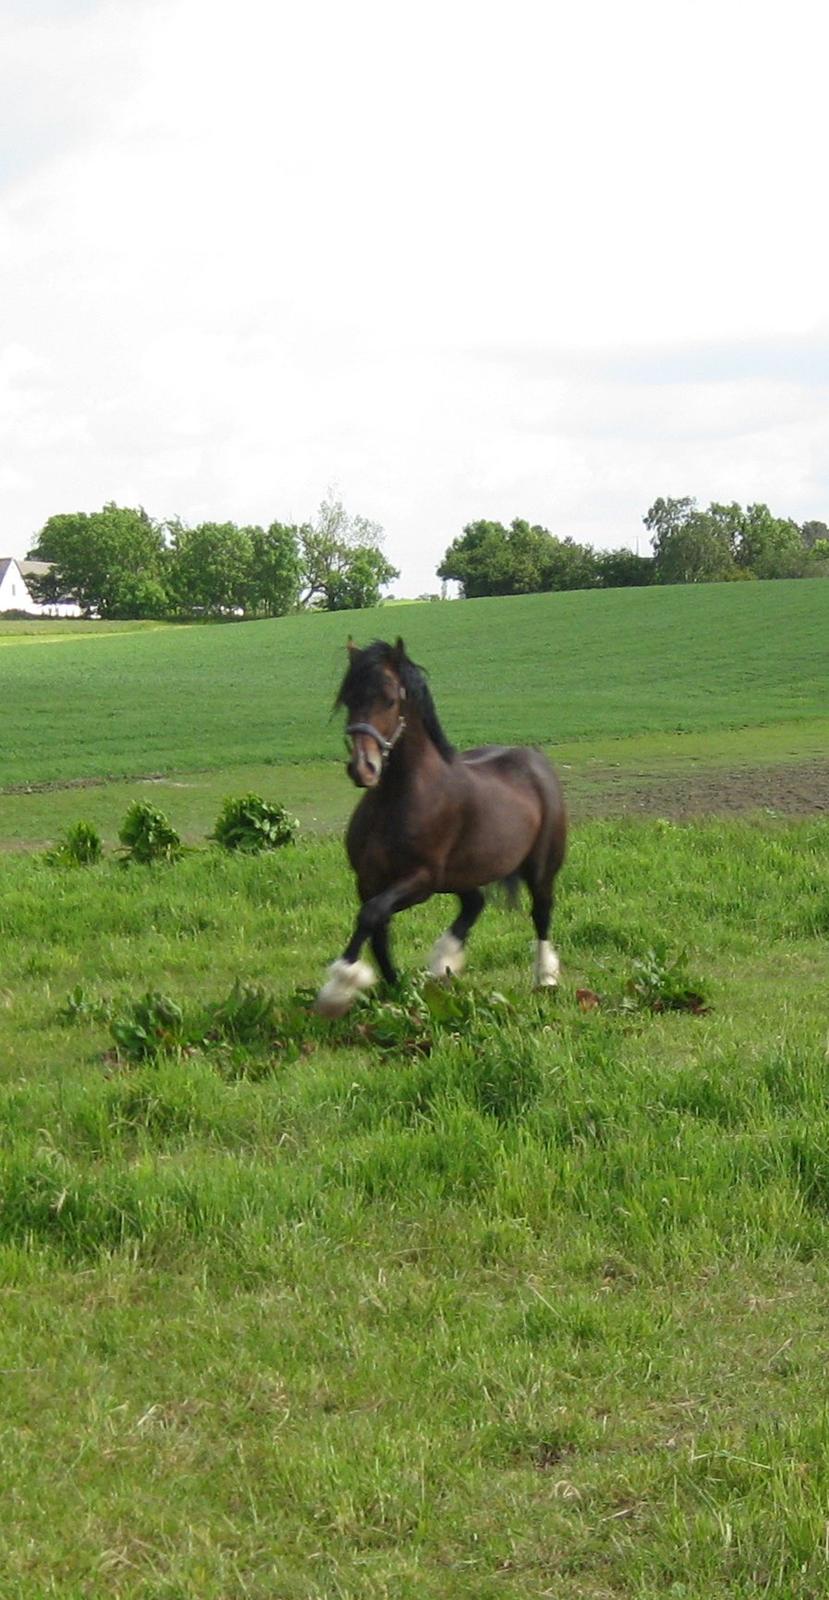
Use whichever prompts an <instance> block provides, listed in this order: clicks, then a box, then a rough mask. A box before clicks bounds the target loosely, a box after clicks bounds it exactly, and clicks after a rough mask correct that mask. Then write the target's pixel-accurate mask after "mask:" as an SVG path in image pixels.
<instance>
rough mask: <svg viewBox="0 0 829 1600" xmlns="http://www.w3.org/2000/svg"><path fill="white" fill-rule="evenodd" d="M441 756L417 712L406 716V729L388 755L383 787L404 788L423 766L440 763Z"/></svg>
mask: <svg viewBox="0 0 829 1600" xmlns="http://www.w3.org/2000/svg"><path fill="white" fill-rule="evenodd" d="M442 759H443V758H442V756H441V754H440V751H439V750H438V748H437V745H436V744H435V743H434V740H433V739H431V738H430V737H429V734H428V733H427V732H426V729H425V727H424V725H423V722H422V721H421V718H420V717H419V716H417V714H414V715H410V716H407V718H406V729H405V732H404V733H403V734H402V735H401V737H400V739H399V740H398V742H397V744H396V745H395V747H394V750H393V751H392V754H391V756H390V757H389V764H388V767H387V768H386V778H385V784H384V787H388V789H389V792H392V791H393V790H396V789H400V788H405V787H406V785H407V784H408V783H410V782H411V781H412V779H413V778H414V777H415V776H417V775H418V774H419V773H421V772H422V771H423V770H424V768H428V767H430V766H432V765H433V764H435V765H440V763H441V762H442Z"/></svg>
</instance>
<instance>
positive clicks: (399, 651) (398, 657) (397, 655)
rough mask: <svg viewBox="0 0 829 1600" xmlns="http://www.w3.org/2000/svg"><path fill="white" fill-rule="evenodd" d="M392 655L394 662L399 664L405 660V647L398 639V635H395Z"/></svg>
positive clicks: (399, 638)
mask: <svg viewBox="0 0 829 1600" xmlns="http://www.w3.org/2000/svg"><path fill="white" fill-rule="evenodd" d="M393 654H394V659H395V661H397V662H398V663H399V662H401V661H405V659H406V646H405V645H404V643H403V640H402V639H401V637H400V634H398V635H397V639H396V640H395V645H394V652H393Z"/></svg>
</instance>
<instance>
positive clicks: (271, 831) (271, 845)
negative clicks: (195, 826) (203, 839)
mask: <svg viewBox="0 0 829 1600" xmlns="http://www.w3.org/2000/svg"><path fill="white" fill-rule="evenodd" d="M298 828H299V823H298V821H297V819H296V817H291V816H289V815H288V812H287V811H286V810H285V807H284V806H280V805H272V804H271V803H270V802H269V801H268V800H263V799H262V797H261V795H258V794H245V795H241V796H239V797H237V798H234V797H233V796H231V797H230V798H229V799H227V800H225V802H224V805H223V806H222V809H221V811H220V812H219V816H218V818H217V820H216V826H215V828H214V829H213V832H212V834H211V835H210V838H211V839H215V840H216V842H217V844H220V845H221V846H222V848H223V849H225V850H244V851H247V852H248V853H249V854H251V855H253V854H256V853H257V852H258V851H260V850H278V849H280V848H281V846H282V845H284V844H291V843H292V842H293V840H294V839H295V838H296V835H297V830H298Z"/></svg>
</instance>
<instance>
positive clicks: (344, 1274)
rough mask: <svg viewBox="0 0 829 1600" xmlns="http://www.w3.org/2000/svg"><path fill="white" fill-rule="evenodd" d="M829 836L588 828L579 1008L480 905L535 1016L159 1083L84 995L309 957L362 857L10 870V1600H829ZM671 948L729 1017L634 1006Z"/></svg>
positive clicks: (222, 990) (571, 924) (421, 929)
mask: <svg viewBox="0 0 829 1600" xmlns="http://www.w3.org/2000/svg"><path fill="white" fill-rule="evenodd" d="M424 609H425V608H424ZM93 648H94V647H93ZM828 859H829V827H828V826H827V824H826V823H821V822H817V821H811V822H802V823H797V824H788V825H784V824H782V823H778V824H766V825H765V826H760V825H758V824H751V823H738V822H732V823H725V822H719V821H711V822H708V823H704V824H697V825H694V826H687V827H686V826H674V825H671V824H668V823H659V822H654V823H650V824H643V823H635V822H613V823H611V822H603V823H591V824H588V825H585V826H584V827H582V828H581V829H580V830H578V832H577V835H576V838H575V840H574V845H573V851H572V855H571V858H570V862H569V864H568V866H567V868H566V869H565V873H564V875H563V878H562V884H561V895H560V909H559V915H558V923H557V930H556V939H557V943H558V945H559V947H560V950H561V954H562V957H563V961H564V970H565V981H564V984H563V988H562V991H561V993H560V995H559V996H558V997H556V998H554V997H552V996H544V997H542V998H540V999H537V998H533V997H532V996H531V993H530V989H529V973H530V960H531V945H530V926H529V921H528V918H527V916H526V913H525V911H522V913H521V914H520V915H515V914H513V915H510V914H509V913H508V912H507V911H506V910H505V909H503V908H501V907H500V906H498V905H495V904H493V905H491V906H490V907H488V909H487V912H486V914H485V916H484V917H483V919H482V921H481V923H480V925H479V927H478V929H476V931H475V935H474V937H473V945H472V955H471V961H470V972H469V977H468V979H466V980H464V982H465V984H466V985H467V986H468V987H469V988H470V989H471V991H472V992H473V993H474V994H477V995H478V996H479V997H480V999H481V1000H482V1001H485V1000H486V997H487V996H488V995H489V994H490V993H491V992H492V991H493V990H499V991H502V992H504V993H505V994H506V995H507V996H508V997H509V996H511V995H512V996H514V997H515V1012H514V1014H508V1015H507V1018H506V1020H505V1022H504V1024H503V1026H502V1027H500V1028H492V1027H491V1026H490V1027H487V1028H484V1029H483V1030H481V1029H480V1028H479V1027H478V1025H477V1024H476V1023H475V1020H474V1014H472V1015H471V1020H470V1021H469V1023H468V1025H467V1027H466V1030H465V1031H462V1032H461V1033H460V1034H459V1035H458V1036H457V1037H454V1036H452V1034H451V1033H448V1034H444V1035H442V1036H441V1037H440V1038H439V1040H438V1042H437V1046H436V1048H435V1049H434V1050H433V1051H432V1053H431V1054H430V1055H428V1056H420V1055H411V1054H408V1053H406V1052H405V1051H402V1050H398V1051H395V1050H394V1049H392V1050H391V1051H388V1052H385V1053H380V1052H378V1051H377V1050H375V1049H370V1048H368V1047H367V1046H365V1045H355V1043H354V1042H353V1040H354V1035H353V1030H350V1031H349V1029H348V1028H344V1029H337V1028H332V1029H331V1030H326V1029H324V1028H322V1026H321V1025H320V1026H319V1027H318V1028H317V1030H316V1032H315V1031H314V1030H313V1029H311V1031H310V1033H309V1035H308V1039H307V1043H306V1047H305V1048H304V1050H303V1052H302V1053H300V1054H297V1052H296V1051H292V1050H289V1051H282V1050H276V1051H273V1050H270V1049H269V1048H268V1047H267V1046H265V1045H257V1044H256V1043H254V1044H251V1045H250V1046H248V1047H245V1046H233V1047H232V1046H219V1045H209V1046H206V1047H204V1048H201V1049H197V1050H195V1052H193V1053H185V1054H183V1055H178V1056H177V1055H172V1056H170V1057H168V1058H160V1059H159V1060H157V1061H152V1060H151V1061H149V1062H146V1063H144V1064H139V1065H135V1066H132V1065H129V1064H128V1063H127V1062H124V1061H118V1060H117V1059H115V1058H113V1057H112V1055H111V1053H110V1046H111V1039H110V1036H109V1033H108V1029H107V1025H106V1022H105V1021H104V1020H99V1019H98V1018H97V1014H96V1012H95V1011H94V1009H92V1010H91V1011H90V1010H87V1012H86V1013H84V1010H83V1007H81V1008H80V1014H79V1015H78V1016H77V1019H76V1020H75V1021H70V1020H68V1019H67V1017H66V1016H65V1015H64V1014H63V1008H64V1006H65V1001H66V997H67V994H68V993H69V991H70V990H73V989H74V988H75V986H76V985H78V984H80V985H82V987H83V990H84V992H85V995H86V997H87V1000H88V1002H89V1003H90V1005H92V1003H93V1002H101V1001H107V1002H109V1003H110V1004H111V1005H112V1006H113V1007H114V1008H115V1009H116V1010H118V1009H119V1008H123V1007H125V1006H126V1005H127V1004H128V1002H130V1001H131V1000H133V999H136V998H138V997H139V996H140V995H141V994H143V993H144V992H145V991H146V990H147V989H151V988H160V989H162V990H163V991H164V992H166V993H168V994H170V995H171V996H172V997H173V998H174V999H176V1000H178V1001H179V1002H181V1003H182V1004H183V1006H184V1007H185V1010H190V1011H192V1010H193V1009H194V1008H198V1007H199V1006H204V1005H205V1004H207V1003H208V1002H212V1001H216V1000H219V999H221V998H222V997H223V996H224V995H225V994H226V993H227V991H228V989H229V988H230V986H231V984H232V982H233V981H234V980H235V979H237V978H240V979H243V980H245V981H247V982H259V983H262V984H264V985H266V986H269V987H272V988H273V989H275V991H276V993H277V998H278V1000H281V999H284V997H286V996H287V995H289V994H290V993H291V992H292V991H293V990H294V989H295V988H296V987H297V986H306V985H309V984H313V983H315V982H316V981H317V980H318V978H319V976H320V974H321V970H322V966H323V964H324V962H325V961H326V960H328V959H330V957H331V956H333V955H334V954H336V953H337V952H338V951H339V950H340V949H341V947H342V943H343V936H344V932H345V929H346V927H347V925H348V922H349V917H350V912H349V905H350V900H351V888H350V883H349V880H348V877H347V874H346V870H345V866H344V862H343V859H342V851H341V847H340V846H339V844H337V843H336V842H335V841H333V840H322V841H306V842H304V843H302V844H300V845H299V846H296V847H289V848H288V849H286V850H285V851H283V852H281V853H279V854H277V855H275V856H273V857H266V858H258V859H247V860H237V859H232V858H227V857H224V856H222V855H221V854H219V853H218V852H216V851H212V852H205V853H204V854H196V855H191V856H189V857H186V858H185V859H184V860H182V861H181V862H179V863H177V864H175V865H173V866H169V867H161V868H158V869H137V868H132V869H123V868H119V867H118V866H117V865H115V864H113V863H111V862H109V863H104V864H103V865H101V866H98V867H92V868H89V869H75V870H72V869H62V870H60V869H56V868H55V867H53V866H50V865H49V864H48V863H46V862H44V861H42V860H31V859H27V858H25V857H22V856H10V855H9V856H6V857H3V858H2V859H0V938H2V947H3V968H2V975H1V976H0V1295H2V1307H3V1316H2V1322H0V1368H2V1371H3V1376H4V1379H5V1383H4V1400H3V1413H2V1432H0V1439H2V1445H0V1449H1V1450H2V1458H3V1459H2V1469H3V1470H2V1476H1V1477H0V1485H1V1487H0V1504H1V1505H2V1518H0V1550H2V1561H3V1593H4V1595H8V1596H10V1597H14V1600H17V1597H21V1600H22V1597H26V1600H29V1597H33V1596H39V1595H41V1594H43V1595H48V1594H54V1595H62V1596H63V1595H65V1596H71V1597H73V1600H74V1597H75V1596H98V1595H99V1594H104V1593H106V1594H109V1595H115V1596H117V1597H124V1600H126V1597H129V1600H138V1597H141V1600H150V1597H152V1600H156V1597H160V1596H170V1597H173V1596H175V1597H177V1600H181V1597H188V1600H190V1597H193V1600H196V1597H198V1600H227V1597H229V1596H234V1597H235V1596H237V1595H238V1596H251V1597H254V1600H258V1597H261V1600H271V1597H273V1596H279V1597H282V1596H288V1597H290V1596H296V1597H297V1600H300V1597H301V1600H309V1597H315V1600H329V1597H330V1600H334V1597H337V1600H344V1597H345V1600H352V1597H353V1600H357V1597H360V1600H362V1597H363V1596H377V1597H380V1596H389V1597H391V1596H394V1597H400V1596H402V1597H412V1600H414V1597H415V1596H418V1597H421V1596H424V1595H427V1596H435V1597H436V1600H437V1597H441V1600H442V1597H445V1596H449V1597H452V1596H461V1595H463V1596H466V1595H469V1596H483V1597H487V1596H493V1597H495V1596H503V1595H515V1596H522V1597H523V1596H526V1595H535V1594H537V1595H542V1594H548V1595H549V1594H552V1595H556V1596H562V1597H565V1596H566V1597H568V1600H569V1597H571V1596H572V1597H581V1596H590V1597H592V1600H599V1597H608V1596H612V1597H614V1600H615V1597H617V1596H619V1597H621V1596H625V1597H627V1596H631V1597H637V1600H656V1597H657V1596H658V1597H660V1600H661V1597H663V1596H666V1595H670V1596H683V1597H687V1600H714V1597H722V1600H725V1597H726V1596H728V1597H731V1596H735V1595H737V1596H740V1595H744V1596H746V1597H748V1596H749V1595H751V1596H753V1595H755V1594H756V1593H757V1592H758V1591H759V1592H761V1593H764V1594H766V1595H769V1596H772V1597H774V1600H790V1597H795V1600H805V1597H815V1600H817V1597H818V1596H823V1595H824V1594H825V1592H826V1587H827V1580H829V1563H828V1562H827V1542H826V1504H827V1493H829V1475H828V1470H827V1461H828V1460H829V1414H828V1413H827V1410H826V1404H825V1370H824V1368H825V1348H824V1347H825V1319H826V1311H825V1307H826V1293H827V1287H829V1273H828V1272H827V1266H826V1261H827V1248H828V1247H829V1108H827V1066H828V1065H829V1063H827V1039H826V1010H825V980H826V938H827V934H828V933H829V874H828V873H827V860H828ZM446 920H447V907H446V905H445V904H442V903H439V902H435V903H433V904H430V905H428V906H425V907H422V908H419V909H418V910H416V911H414V912H411V913H407V914H406V915H405V916H404V917H402V918H401V919H400V922H399V938H398V945H399V951H400V955H401V958H402V961H403V963H404V965H405V966H406V967H407V968H408V969H412V968H413V967H415V966H416V965H417V964H418V962H419V961H421V960H422V958H423V955H424V953H425V951H426V949H427V948H428V946H429V944H430V943H431V941H432V939H433V938H434V937H435V935H436V934H437V933H438V932H439V931H440V930H441V929H442V927H443V926H444V925H445V922H446ZM659 939H664V940H665V941H666V943H667V945H668V947H669V949H670V950H672V951H675V952H677V951H679V950H681V949H686V950H687V953H688V968H689V973H690V974H692V975H693V977H694V979H695V980H696V981H698V982H699V983H700V984H701V985H702V986H703V988H704V990H705V993H706V996H707V998H708V1000H709V1002H710V1004H711V1007H712V1009H711V1011H710V1013H709V1014H708V1015H706V1016H691V1015H687V1014H665V1015H653V1014H651V1013H649V1012H643V1011H633V1012H631V1011H626V1010H624V1009H622V1007H621V1004H620V1002H621V1000H622V999H623V997H624V996H625V994H626V986H627V982H628V979H629V977H630V974H631V972H632V970H633V964H634V962H635V960H636V959H637V957H638V956H640V955H642V954H643V953H644V952H645V951H646V950H647V949H648V948H649V947H650V946H652V945H653V944H654V943H655V942H657V941H658V940H659ZM581 987H587V988H590V989H592V990H595V991H597V992H598V993H599V994H600V995H601V996H602V999H603V1002H604V1003H603V1005H602V1006H601V1007H600V1008H598V1009H594V1010H589V1011H583V1010H582V1009H581V1007H580V1005H579V1002H578V999H577V995H576V991H577V989H578V988H581ZM375 1006H376V1002H374V1001H370V1002H369V1003H368V1005H367V1007H366V1011H365V1016H366V1017H367V1018H368V1017H370V1016H371V1014H372V1008H373V1007H375ZM77 1010H78V1007H77V1006H76V1011H77ZM516 1085H517V1086H518V1087H517V1088H515V1086H516ZM513 1091H514V1092H513Z"/></svg>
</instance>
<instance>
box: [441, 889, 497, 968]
mask: <svg viewBox="0 0 829 1600" xmlns="http://www.w3.org/2000/svg"><path fill="white" fill-rule="evenodd" d="M458 899H459V900H460V903H461V909H460V912H459V914H458V916H457V917H456V918H455V920H454V922H453V923H452V926H451V928H447V930H446V932H445V933H442V934H441V936H440V938H439V939H438V940H437V942H436V943H435V944H434V945H433V946H432V951H431V954H430V956H429V971H430V973H431V974H432V977H433V978H446V977H448V976H452V977H456V976H457V974H458V973H459V972H462V971H463V966H464V962H465V960H466V950H465V948H464V946H465V945H466V941H467V939H468V937H469V934H470V932H471V930H472V928H473V927H474V925H475V923H476V922H477V920H478V918H479V916H480V915H481V912H482V911H483V909H484V905H485V904H486V902H485V900H484V897H483V895H482V894H481V891H480V889H469V890H468V891H467V893H466V894H461V895H458Z"/></svg>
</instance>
